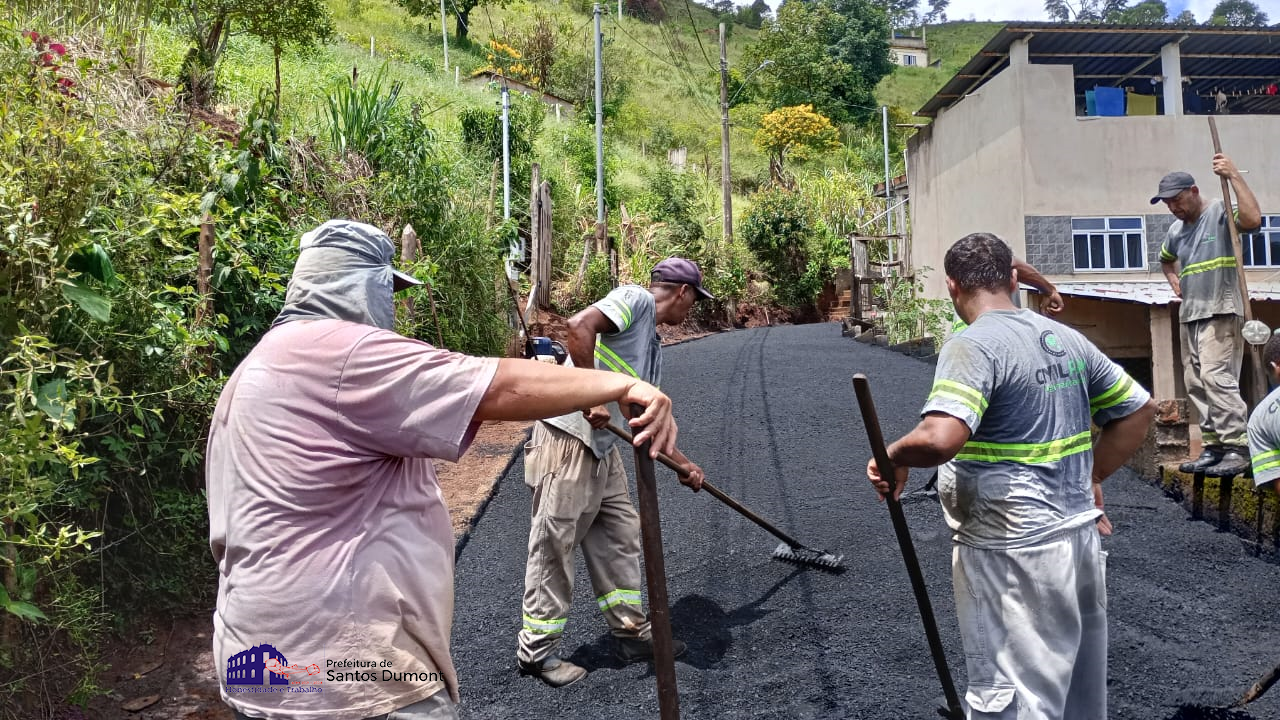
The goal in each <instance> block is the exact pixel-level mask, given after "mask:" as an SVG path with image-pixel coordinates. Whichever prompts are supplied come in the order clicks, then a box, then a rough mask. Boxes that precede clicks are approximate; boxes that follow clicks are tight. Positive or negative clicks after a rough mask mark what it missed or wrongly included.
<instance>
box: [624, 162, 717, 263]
mask: <svg viewBox="0 0 1280 720" xmlns="http://www.w3.org/2000/svg"><path fill="white" fill-rule="evenodd" d="M646 180H647V185H648V192H647V193H645V195H644V196H642V197H641V199H640V200H641V201H640V205H639V207H640V208H641V209H643V210H644V211H645V212H648V214H649V215H651V216H652V217H653V219H654V220H657V221H660V222H663V223H666V226H667V227H666V231H667V232H666V233H665V234H666V236H667V242H668V243H671V244H680V245H686V246H687V245H697V244H700V243H701V242H702V240H703V238H704V234H703V228H702V222H701V220H700V219H699V218H698V209H697V201H698V190H699V188H698V182H699V180H700V178H698V176H696V175H694V174H693V173H688V172H679V171H677V170H676V169H675V168H673V167H671V166H670V165H668V164H666V163H660V164H659V165H658V166H657V167H656V168H655V169H654V170H653V171H652V172H651V173H650V174H649V176H648V177H647V178H646Z"/></svg>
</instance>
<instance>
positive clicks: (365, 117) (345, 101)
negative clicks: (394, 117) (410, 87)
mask: <svg viewBox="0 0 1280 720" xmlns="http://www.w3.org/2000/svg"><path fill="white" fill-rule="evenodd" d="M385 76H386V74H385V72H384V70H383V69H379V70H378V72H377V73H375V74H374V76H373V77H372V78H370V79H367V80H364V81H363V82H362V81H361V80H360V78H359V77H358V76H357V77H353V78H352V79H351V81H350V82H345V81H343V82H339V83H337V85H335V87H334V88H333V91H332V92H330V93H329V95H328V97H326V98H325V108H324V109H325V117H326V118H327V119H328V121H329V142H330V143H331V144H332V147H333V149H334V150H335V151H337V153H338V155H339V156H342V155H346V154H347V153H348V152H357V153H360V154H361V155H363V156H364V158H365V159H366V160H368V161H369V164H370V165H372V166H373V167H374V169H375V170H376V169H377V168H378V166H379V162H380V160H381V154H382V151H383V140H384V139H385V137H386V135H385V132H386V128H387V122H388V121H389V120H390V119H391V113H392V111H394V110H395V107H396V102H397V101H398V100H399V99H400V83H397V82H393V83H391V87H389V88H388V89H387V92H386V93H385V94H383V92H382V85H383V80H384V79H385Z"/></svg>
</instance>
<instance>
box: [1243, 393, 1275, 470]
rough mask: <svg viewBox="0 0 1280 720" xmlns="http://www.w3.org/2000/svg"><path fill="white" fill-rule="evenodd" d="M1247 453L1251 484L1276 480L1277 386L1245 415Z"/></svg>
mask: <svg viewBox="0 0 1280 720" xmlns="http://www.w3.org/2000/svg"><path fill="white" fill-rule="evenodd" d="M1249 455H1250V457H1251V458H1252V464H1253V484H1254V486H1255V487H1262V486H1263V485H1266V484H1268V483H1271V482H1274V481H1276V480H1280V388H1276V389H1275V390H1272V391H1271V394H1270V395H1268V396H1266V397H1265V398H1263V400H1262V402H1261V403H1258V407H1256V408H1254V409H1253V414H1252V415H1250V416H1249Z"/></svg>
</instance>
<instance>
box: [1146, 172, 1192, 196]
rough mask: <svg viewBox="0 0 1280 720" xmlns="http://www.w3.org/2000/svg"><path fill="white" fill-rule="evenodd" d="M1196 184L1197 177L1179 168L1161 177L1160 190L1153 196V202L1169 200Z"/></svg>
mask: <svg viewBox="0 0 1280 720" xmlns="http://www.w3.org/2000/svg"><path fill="white" fill-rule="evenodd" d="M1195 185H1196V179H1195V178H1193V177H1191V173H1185V172H1182V171H1181V170H1179V171H1178V172H1171V173H1169V174H1168V175H1165V176H1164V177H1162V178H1160V190H1159V191H1158V192H1157V193H1156V195H1155V197H1153V198H1151V204H1152V205H1155V204H1156V203H1158V202H1160V201H1161V200H1168V199H1170V198H1174V197H1177V196H1178V193H1180V192H1182V191H1183V190H1187V189H1189V188H1193V187H1195Z"/></svg>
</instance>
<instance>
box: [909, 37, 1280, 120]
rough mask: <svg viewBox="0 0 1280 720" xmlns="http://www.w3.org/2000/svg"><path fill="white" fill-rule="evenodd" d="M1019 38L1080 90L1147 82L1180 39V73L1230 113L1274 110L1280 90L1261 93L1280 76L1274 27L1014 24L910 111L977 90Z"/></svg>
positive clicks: (932, 109) (1279, 105) (946, 103)
mask: <svg viewBox="0 0 1280 720" xmlns="http://www.w3.org/2000/svg"><path fill="white" fill-rule="evenodd" d="M1022 38H1029V39H1030V40H1029V47H1028V51H1029V54H1030V60H1031V62H1032V63H1037V64H1065V65H1071V66H1072V67H1074V68H1075V73H1076V93H1077V94H1078V95H1083V93H1084V91H1085V90H1088V89H1091V88H1093V87H1094V86H1095V85H1103V86H1119V85H1121V84H1122V83H1123V84H1127V85H1138V82H1137V81H1139V80H1147V81H1148V82H1149V79H1150V77H1151V76H1154V75H1160V74H1161V65H1160V48H1161V47H1163V46H1164V45H1167V44H1169V43H1172V42H1180V48H1181V52H1182V54H1183V58H1182V74H1183V77H1184V78H1190V79H1191V82H1190V84H1189V87H1190V89H1191V90H1193V91H1194V92H1195V93H1196V94H1198V95H1200V96H1202V97H1205V98H1211V97H1212V96H1213V95H1214V94H1216V93H1217V92H1218V91H1222V92H1224V93H1226V94H1227V95H1228V96H1229V97H1231V98H1233V99H1232V101H1231V103H1230V107H1231V109H1232V111H1234V112H1247V113H1280V95H1266V94H1265V92H1264V91H1263V88H1265V87H1266V86H1267V85H1268V84H1270V83H1271V82H1274V81H1280V28H1228V27H1206V26H1192V27H1184V26H1178V25H1098V24H1090V23H1034V22H1017V23H1010V24H1009V25H1006V26H1005V27H1004V28H1002V29H1001V30H1000V31H999V32H997V33H996V35H995V37H993V38H991V40H990V41H988V42H987V44H986V45H985V46H984V47H983V48H982V49H981V50H980V51H978V54H976V55H974V56H973V57H972V58H971V59H970V60H969V62H968V63H966V64H965V66H964V67H963V68H961V69H960V71H959V72H957V73H956V74H955V75H954V76H953V77H952V78H951V79H950V80H949V81H947V83H946V84H945V85H943V86H942V88H941V89H940V90H938V92H937V93H936V94H935V95H934V96H933V97H932V98H930V99H929V101H928V102H926V103H925V104H924V106H923V107H922V108H920V109H919V110H918V111H916V114H917V115H924V116H928V117H933V116H935V115H937V114H938V111H939V110H942V109H944V108H947V107H950V106H951V105H953V104H955V103H956V102H959V100H960V99H961V98H963V97H964V96H965V95H967V94H969V93H971V92H973V91H974V90H976V89H978V88H979V87H981V86H982V84H983V83H985V82H986V81H987V80H988V79H990V78H991V77H992V76H994V75H995V74H997V73H998V72H1000V71H1002V70H1004V68H1006V67H1008V65H1009V48H1010V47H1012V45H1013V43H1014V42H1015V41H1017V40H1019V39H1022ZM1197 56H1206V57H1197ZM1208 56H1212V57H1208Z"/></svg>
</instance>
